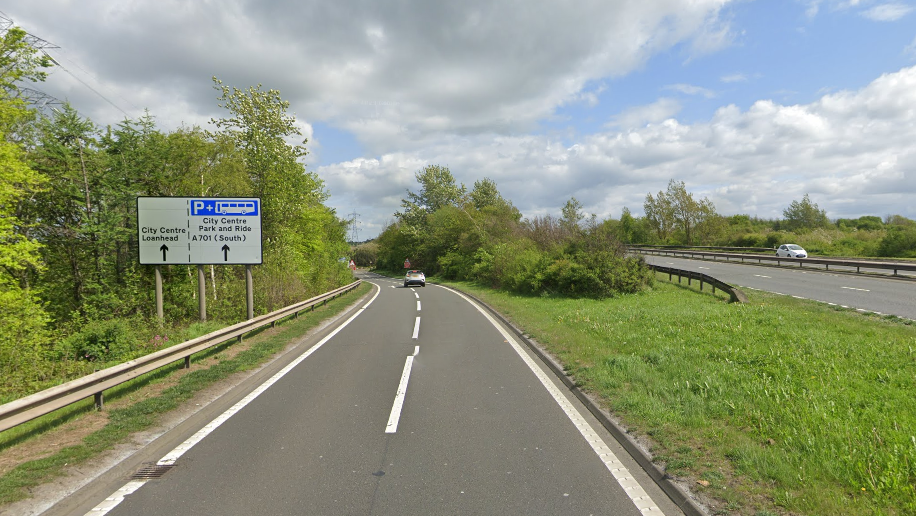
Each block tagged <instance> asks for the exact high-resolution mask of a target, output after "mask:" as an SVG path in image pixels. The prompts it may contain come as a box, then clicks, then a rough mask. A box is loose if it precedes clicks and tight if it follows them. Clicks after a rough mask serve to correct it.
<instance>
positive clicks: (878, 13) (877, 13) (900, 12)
mask: <svg viewBox="0 0 916 516" xmlns="http://www.w3.org/2000/svg"><path fill="white" fill-rule="evenodd" d="M911 12H913V8H912V7H911V6H909V5H906V4H902V3H899V2H894V3H889V4H881V5H876V6H874V7H872V8H871V9H867V10H865V11H862V16H864V17H866V18H868V19H869V20H874V21H885V22H886V21H897V20H899V19H900V18H903V17H904V16H906V15H908V14H910V13H911Z"/></svg>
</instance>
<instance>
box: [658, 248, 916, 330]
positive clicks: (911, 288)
mask: <svg viewBox="0 0 916 516" xmlns="http://www.w3.org/2000/svg"><path fill="white" fill-rule="evenodd" d="M645 258H646V262H647V263H652V264H656V265H665V266H668V267H675V268H678V269H683V270H692V271H699V272H702V273H704V274H708V275H710V276H712V277H714V278H717V279H719V280H721V281H724V282H726V283H728V284H730V285H734V286H737V287H743V288H752V289H757V290H765V291H767V292H776V293H779V294H785V295H791V296H797V297H803V298H806V299H812V300H815V301H821V302H824V303H832V304H836V305H840V306H844V307H847V308H854V309H860V310H866V311H869V312H877V313H881V314H888V315H896V316H898V317H905V318H907V319H916V281H912V280H901V279H890V278H877V277H871V276H858V275H852V274H835V273H832V272H827V271H817V270H812V269H808V268H805V269H798V268H794V267H772V266H759V265H751V264H744V265H741V264H737V263H734V262H732V263H723V262H717V261H708V260H691V259H686V258H672V257H669V256H645Z"/></svg>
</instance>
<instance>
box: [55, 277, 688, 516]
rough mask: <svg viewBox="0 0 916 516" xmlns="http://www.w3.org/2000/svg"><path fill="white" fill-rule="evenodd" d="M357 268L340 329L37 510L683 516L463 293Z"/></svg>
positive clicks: (530, 356) (140, 514)
mask: <svg viewBox="0 0 916 516" xmlns="http://www.w3.org/2000/svg"><path fill="white" fill-rule="evenodd" d="M366 279H369V280H370V281H371V282H373V283H374V284H376V285H377V286H378V289H377V297H374V298H373V297H372V295H370V296H369V297H367V298H366V299H364V300H363V301H361V302H360V304H359V307H358V309H354V311H353V312H352V313H349V314H347V315H345V316H344V317H343V318H341V322H343V321H345V320H348V321H349V322H348V324H346V326H344V327H337V326H332V327H329V328H328V329H327V330H326V331H325V332H323V333H321V334H318V335H315V336H314V337H312V338H310V339H308V340H304V341H303V342H302V343H301V344H300V345H299V346H298V347H297V348H296V351H295V352H294V353H290V355H294V356H290V357H288V358H286V359H284V360H282V361H278V363H277V364H275V365H272V366H271V367H270V368H268V369H269V370H268V371H265V372H264V373H262V374H261V375H260V376H259V378H258V382H254V381H251V382H249V385H244V386H240V387H239V388H237V389H235V390H233V391H231V392H230V393H228V394H227V395H226V396H224V397H223V398H224V399H221V400H218V401H217V402H215V403H214V404H213V407H208V410H207V411H204V412H205V414H206V416H207V417H204V416H203V415H201V416H199V417H196V418H194V420H193V421H190V422H187V423H186V424H183V425H181V426H180V427H178V428H176V429H175V430H174V431H173V432H170V433H169V434H167V435H165V436H163V437H162V438H160V439H159V440H158V441H157V442H155V443H154V444H153V445H151V446H150V449H149V450H147V451H146V452H145V455H146V456H147V458H148V460H149V461H150V462H156V463H158V464H159V465H161V467H160V470H161V471H165V473H164V474H163V475H162V476H161V478H157V479H150V480H130V479H129V478H128V476H129V474H130V473H131V472H132V470H130V468H127V467H125V468H122V469H124V470H125V471H123V472H121V473H118V474H109V475H103V476H102V478H99V479H98V480H97V481H95V482H92V483H90V484H89V485H88V486H87V487H86V488H85V489H83V490H82V491H81V492H79V493H76V494H75V495H73V496H72V497H71V498H70V499H69V500H67V501H65V502H63V503H61V504H59V506H58V507H56V508H52V510H51V511H49V512H48V514H111V515H131V516H143V515H157V516H158V515H161V514H188V515H195V514H208V515H211V514H212V515H216V514H219V515H226V516H231V515H259V514H264V515H268V514H269V515H285V514H289V515H293V514H295V515H323V514H328V515H338V514H346V515H351V514H352V515H432V514H487V515H489V514H499V515H510V514H511V515H515V514H525V515H538V514H543V515H556V514H564V515H565V514H583V515H598V514H608V515H620V516H630V515H634V516H635V515H639V514H647V515H648V514H666V515H669V516H670V515H678V514H682V513H681V511H680V510H679V509H678V508H677V507H676V506H675V505H674V504H673V503H672V502H671V501H670V500H669V499H668V498H667V497H666V496H665V494H664V493H663V492H662V491H661V490H660V489H659V488H658V486H657V485H655V484H654V483H653V482H652V480H651V479H650V478H649V476H648V475H647V474H646V473H645V472H644V471H642V470H641V469H640V468H639V466H638V465H637V464H636V463H635V461H634V460H633V459H632V458H631V457H629V456H628V455H627V454H626V452H625V451H624V450H623V448H622V447H620V445H619V444H618V443H616V442H615V441H614V439H613V437H611V436H610V434H608V433H607V432H606V431H605V430H604V428H602V427H601V425H600V424H599V423H598V422H597V421H596V420H594V418H593V417H592V415H591V414H590V413H589V412H588V410H587V409H586V408H585V407H583V406H582V405H581V404H580V403H579V402H578V400H577V399H576V398H575V397H574V396H572V395H571V394H569V393H568V391H566V389H564V388H563V387H562V384H561V383H560V382H559V381H558V380H557V379H556V378H555V377H553V376H551V374H550V372H549V369H548V368H547V367H545V366H544V365H543V364H541V363H540V362H539V361H538V360H537V359H536V358H535V356H534V355H533V354H532V353H530V352H529V351H528V350H527V349H526V348H525V347H524V344H521V343H518V342H516V341H515V340H514V338H513V337H512V335H511V334H510V332H508V331H506V330H505V329H503V330H502V331H500V329H499V328H498V327H497V326H495V325H494V323H492V322H491V321H492V319H491V318H489V317H488V316H486V315H484V313H483V312H482V311H481V310H478V308H477V307H476V306H475V305H473V304H472V303H471V302H470V300H468V299H466V298H463V297H462V296H460V295H458V294H456V293H455V292H452V291H450V290H448V289H445V288H442V287H438V286H434V285H428V286H427V287H425V288H404V287H403V285H402V284H401V282H399V281H397V280H391V279H387V278H381V277H378V276H374V275H373V276H371V277H369V276H367V277H366ZM418 318H419V322H418ZM332 331H333V332H336V333H332ZM319 339H320V340H319ZM316 346H318V347H316ZM296 357H298V358H296ZM294 359H295V360H294ZM281 367H283V369H282V370H281ZM283 371H286V372H285V374H280V373H282V372H283ZM275 373H276V374H275ZM268 377H269V379H268ZM265 380H266V381H267V384H261V382H262V381H265ZM264 385H269V386H268V387H265V386H264ZM230 407H231V408H230ZM227 409H228V410H229V412H228V414H229V415H226V414H227V413H226V412H224V411H225V410H227ZM137 460H138V459H134V461H133V464H136V463H137ZM623 486H626V489H624V487H623Z"/></svg>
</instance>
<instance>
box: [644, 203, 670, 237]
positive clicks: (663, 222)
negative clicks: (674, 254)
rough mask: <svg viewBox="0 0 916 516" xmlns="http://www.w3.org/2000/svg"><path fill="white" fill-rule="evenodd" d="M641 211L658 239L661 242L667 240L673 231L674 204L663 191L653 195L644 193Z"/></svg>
mask: <svg viewBox="0 0 916 516" xmlns="http://www.w3.org/2000/svg"><path fill="white" fill-rule="evenodd" d="M643 211H645V212H646V220H647V221H648V222H649V226H650V227H652V229H653V230H654V231H655V234H656V235H657V236H658V239H659V240H660V241H661V242H663V243H664V242H667V241H668V238H669V237H670V236H671V233H672V232H673V231H674V206H672V205H671V200H670V199H669V198H668V196H667V195H666V194H665V192H662V191H659V192H658V195H656V196H655V197H652V194H646V200H645V202H644V203H643Z"/></svg>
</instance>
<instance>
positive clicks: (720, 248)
mask: <svg viewBox="0 0 916 516" xmlns="http://www.w3.org/2000/svg"><path fill="white" fill-rule="evenodd" d="M627 247H629V248H633V249H710V250H715V251H738V252H743V253H754V252H756V253H772V252H775V251H776V248H775V247H723V246H714V245H639V244H630V245H627Z"/></svg>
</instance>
